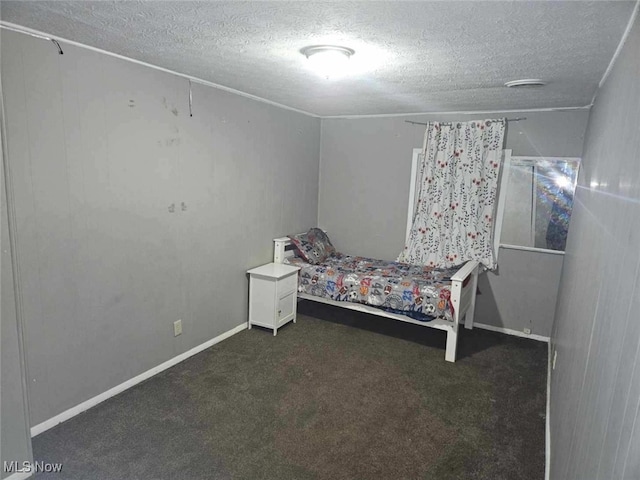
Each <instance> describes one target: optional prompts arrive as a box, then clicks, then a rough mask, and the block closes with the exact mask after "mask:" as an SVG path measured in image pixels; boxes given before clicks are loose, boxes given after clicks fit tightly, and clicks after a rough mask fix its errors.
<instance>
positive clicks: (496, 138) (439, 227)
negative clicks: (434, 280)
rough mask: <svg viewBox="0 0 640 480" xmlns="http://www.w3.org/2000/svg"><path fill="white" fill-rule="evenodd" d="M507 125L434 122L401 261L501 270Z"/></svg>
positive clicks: (426, 139) (497, 122) (428, 132)
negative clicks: (499, 210) (498, 216)
mask: <svg viewBox="0 0 640 480" xmlns="http://www.w3.org/2000/svg"><path fill="white" fill-rule="evenodd" d="M504 130H505V120H504V119H502V120H480V121H477V120H476V121H472V122H459V123H456V122H454V123H453V124H450V123H440V122H430V123H429V124H428V126H427V130H426V132H425V136H424V147H423V159H422V162H421V163H420V164H419V166H418V172H417V176H416V185H415V187H416V195H415V198H416V200H415V204H414V210H413V211H414V213H413V224H412V227H411V232H410V234H409V239H408V240H407V245H406V246H405V247H404V250H403V252H402V253H401V254H400V256H399V257H398V261H400V262H405V263H412V264H418V265H426V266H433V267H440V268H444V267H447V268H448V267H454V266H457V265H461V264H463V263H465V262H466V261H468V260H477V261H479V262H480V263H482V264H483V265H484V266H486V267H487V268H489V269H493V268H495V266H496V259H495V255H494V243H493V231H494V228H493V225H494V224H493V221H494V215H495V211H496V193H497V189H498V178H499V176H500V167H501V159H502V144H503V140H504Z"/></svg>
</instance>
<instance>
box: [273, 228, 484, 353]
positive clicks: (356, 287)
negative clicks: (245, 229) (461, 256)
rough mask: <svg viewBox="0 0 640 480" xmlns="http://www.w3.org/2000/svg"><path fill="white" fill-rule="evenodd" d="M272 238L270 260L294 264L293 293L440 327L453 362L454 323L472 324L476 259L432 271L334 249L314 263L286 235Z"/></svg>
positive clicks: (322, 301) (391, 317) (414, 322)
mask: <svg viewBox="0 0 640 480" xmlns="http://www.w3.org/2000/svg"><path fill="white" fill-rule="evenodd" d="M273 242H274V252H273V261H274V263H290V264H293V265H295V266H298V267H300V272H299V276H298V298H300V299H304V300H311V301H314V302H321V303H326V304H329V305H334V306H337V307H341V308H346V309H350V310H356V311H359V312H366V313H370V314H372V315H377V316H381V317H386V318H390V319H394V320H400V321H403V322H408V323H413V324H415V325H421V326H425V327H430V328H437V329H439V330H444V331H446V332H447V341H446V349H445V360H446V361H448V362H455V360H456V350H457V345H458V330H459V328H460V325H461V324H462V323H463V322H464V325H465V327H466V328H469V329H471V328H472V327H473V316H474V310H475V301H476V295H475V294H476V290H477V282H478V271H479V264H478V262H476V261H470V262H467V263H466V264H464V265H463V266H462V267H461V268H459V269H453V270H436V269H431V268H425V267H421V266H415V265H408V264H402V263H398V262H389V261H383V260H376V259H371V258H366V257H354V256H348V255H343V254H341V253H337V252H336V253H334V254H331V255H329V256H328V257H327V258H326V259H323V261H322V262H321V263H318V264H314V263H310V262H308V261H307V260H306V259H304V258H301V256H300V255H299V254H297V249H296V247H295V246H294V244H293V242H292V240H291V239H290V238H289V237H281V238H276V239H274V241H273Z"/></svg>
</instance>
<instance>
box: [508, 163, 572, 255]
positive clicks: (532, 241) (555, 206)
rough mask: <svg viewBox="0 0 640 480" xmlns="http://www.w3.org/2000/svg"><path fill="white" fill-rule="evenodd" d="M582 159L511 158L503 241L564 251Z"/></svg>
mask: <svg viewBox="0 0 640 480" xmlns="http://www.w3.org/2000/svg"><path fill="white" fill-rule="evenodd" d="M579 166H580V159H579V158H560V157H556V158H554V157H515V156H514V157H511V166H510V169H509V171H508V172H505V173H507V174H508V175H509V177H508V179H507V196H506V203H505V211H504V219H503V225H502V237H501V243H502V244H505V245H512V246H518V247H529V248H539V249H545V250H556V251H564V249H565V246H566V242H567V233H568V231H569V221H570V219H571V210H572V208H573V195H574V192H575V188H576V181H577V178H578V168H579Z"/></svg>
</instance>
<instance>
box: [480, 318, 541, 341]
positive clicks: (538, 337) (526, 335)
mask: <svg viewBox="0 0 640 480" xmlns="http://www.w3.org/2000/svg"><path fill="white" fill-rule="evenodd" d="M473 326H474V327H478V328H483V329H485V330H491V331H492V332H500V333H506V334H507V335H513V336H515V337H522V338H530V339H531V340H537V341H539V342H547V343H549V337H544V336H542V335H537V334H535V333H524V332H520V331H518V330H512V329H510V328H504V327H494V326H493V325H487V324H484V323H476V322H473Z"/></svg>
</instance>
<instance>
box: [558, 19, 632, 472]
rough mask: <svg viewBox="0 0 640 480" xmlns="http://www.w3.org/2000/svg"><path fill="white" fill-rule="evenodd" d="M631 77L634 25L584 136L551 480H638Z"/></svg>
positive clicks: (561, 302) (564, 286)
mask: <svg viewBox="0 0 640 480" xmlns="http://www.w3.org/2000/svg"><path fill="white" fill-rule="evenodd" d="M639 79H640V22H639V21H638V20H636V22H635V25H634V27H633V29H632V30H631V33H630V36H629V38H628V40H627V42H626V44H625V46H624V48H623V50H622V53H621V55H620V56H619V57H618V59H617V61H616V63H615V65H614V68H613V70H612V72H611V75H610V76H609V78H608V79H607V80H606V82H605V84H604V86H603V88H602V89H601V90H600V91H599V93H598V96H597V99H596V102H595V106H594V107H593V109H592V112H591V118H590V120H589V127H588V129H587V135H586V140H585V148H584V159H583V168H582V172H581V174H580V176H579V180H578V183H579V188H578V193H577V195H576V201H575V207H574V212H573V217H572V219H571V229H570V231H569V238H568V243H567V255H566V257H565V265H564V270H563V272H562V278H561V282H560V286H561V288H560V294H559V297H558V309H557V312H556V320H555V324H554V332H553V337H552V345H553V346H555V348H557V363H556V368H555V370H554V371H553V372H552V377H551V378H552V383H551V479H552V480H572V479H576V480H577V479H587V478H588V479H591V480H596V479H602V480H618V479H629V480H631V479H633V480H635V479H638V478H640V455H639V453H640V416H639V408H640V356H639V345H640V321H639V320H640V313H639V312H640V255H639V253H638V252H639V245H640V130H639V128H640V81H639ZM592 182H594V185H593V187H591V185H592ZM595 183H597V184H598V186H596V185H595Z"/></svg>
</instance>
